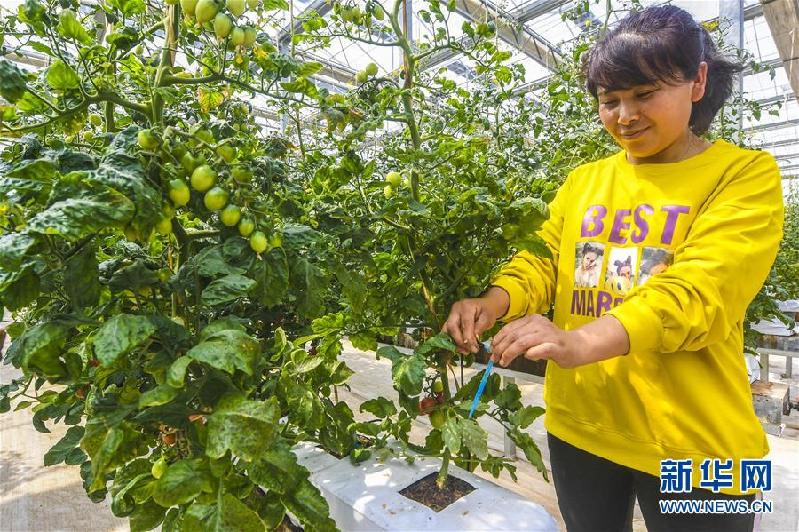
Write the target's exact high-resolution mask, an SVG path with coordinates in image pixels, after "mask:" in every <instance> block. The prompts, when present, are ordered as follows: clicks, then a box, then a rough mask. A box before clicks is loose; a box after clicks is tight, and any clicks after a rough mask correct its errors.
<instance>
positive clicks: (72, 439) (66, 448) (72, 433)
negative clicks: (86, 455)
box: [44, 426, 85, 466]
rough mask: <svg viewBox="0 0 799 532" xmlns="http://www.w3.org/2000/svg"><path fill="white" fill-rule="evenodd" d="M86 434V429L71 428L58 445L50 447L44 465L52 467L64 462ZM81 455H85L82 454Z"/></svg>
mask: <svg viewBox="0 0 799 532" xmlns="http://www.w3.org/2000/svg"><path fill="white" fill-rule="evenodd" d="M84 432H85V429H84V428H83V427H81V426H74V427H69V429H67V433H66V434H65V435H64V437H63V438H61V439H60V440H58V443H56V444H55V445H53V446H52V447H50V450H49V451H47V453H45V455H44V465H46V466H50V465H56V464H60V463H61V462H63V461H64V460H65V459H66V458H67V456H68V455H69V453H71V452H72V451H73V450H74V449H75V448H76V447H77V446H78V444H79V443H80V440H81V438H83V433H84ZM78 450H80V449H78ZM81 454H83V453H82V452H81Z"/></svg>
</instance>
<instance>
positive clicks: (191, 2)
mask: <svg viewBox="0 0 799 532" xmlns="http://www.w3.org/2000/svg"><path fill="white" fill-rule="evenodd" d="M180 9H181V11H183V13H185V14H186V16H189V17H193V16H194V10H195V9H197V0H180Z"/></svg>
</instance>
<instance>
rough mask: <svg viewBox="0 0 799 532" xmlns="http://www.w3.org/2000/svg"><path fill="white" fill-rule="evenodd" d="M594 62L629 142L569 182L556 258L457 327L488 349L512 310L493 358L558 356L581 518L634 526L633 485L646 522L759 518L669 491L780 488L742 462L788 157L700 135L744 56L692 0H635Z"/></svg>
mask: <svg viewBox="0 0 799 532" xmlns="http://www.w3.org/2000/svg"><path fill="white" fill-rule="evenodd" d="M583 66H584V69H583V70H584V75H585V78H586V84H587V88H588V90H589V91H590V92H591V94H592V95H593V96H594V97H595V98H596V99H597V100H598V106H599V107H598V109H599V117H600V119H601V121H602V123H603V125H604V127H605V128H606V129H607V131H608V132H609V133H610V134H611V135H612V136H613V138H614V139H615V140H616V141H617V142H618V144H619V146H620V147H621V148H622V150H621V151H619V152H618V153H616V154H615V155H612V156H610V157H607V158H605V159H602V160H598V161H595V162H592V163H589V164H585V165H582V166H580V167H578V168H576V169H574V170H573V171H572V172H571V173H570V174H569V176H568V178H567V179H566V181H565V183H564V184H563V185H562V186H561V188H560V190H559V191H558V193H557V195H556V197H555V199H554V200H553V201H552V203H551V204H550V215H549V219H548V221H547V222H546V223H545V224H544V225H543V227H542V228H541V229H540V231H539V234H540V235H541V236H542V237H543V238H544V239H545V240H546V242H547V244H548V246H549V248H550V249H551V251H552V257H553V258H552V259H545V258H540V257H536V256H533V255H531V254H529V253H527V252H519V253H517V254H516V255H515V256H514V257H513V258H512V260H511V261H510V262H509V263H508V264H507V265H506V266H504V267H503V268H502V270H501V271H500V272H499V274H498V275H497V276H496V277H495V278H494V279H493V280H492V282H491V286H490V287H489V289H488V290H487V291H486V292H485V293H484V294H483V295H482V296H481V297H479V298H473V299H466V300H462V301H459V302H457V303H455V304H454V305H453V307H452V310H451V312H450V315H449V318H448V320H447V322H446V324H445V326H444V330H445V331H447V332H448V333H449V334H450V335H451V336H452V337H453V339H454V340H455V341H456V343H458V344H460V349H461V350H462V351H464V352H465V351H469V350H470V351H473V352H474V351H476V350H477V339H478V337H479V335H480V334H482V333H483V332H484V331H486V330H488V329H489V328H491V327H492V326H493V325H494V323H495V322H496V321H497V320H501V321H502V322H503V323H505V325H504V327H503V328H502V329H501V330H500V331H499V332H498V333H497V334H496V336H495V337H494V339H493V353H494V355H493V357H494V359H495V360H497V361H498V362H499V363H500V364H502V365H507V364H509V363H510V362H511V361H512V360H513V359H514V358H516V357H518V356H525V357H528V358H531V359H548V360H550V362H551V363H550V364H548V365H547V371H546V381H545V383H546V384H545V392H544V399H545V401H546V405H547V413H546V418H545V427H546V429H547V432H548V444H549V449H550V459H551V464H552V474H553V479H554V483H555V489H556V491H557V494H558V503H559V506H560V509H561V512H562V514H563V518H564V520H565V522H566V525H567V527H568V529H569V530H570V531H583V530H585V531H592V532H593V531H601V530H624V529H627V528H628V527H629V526H630V523H631V519H632V509H633V505H634V501H635V499H636V498H637V499H638V501H639V505H640V507H641V510H642V512H643V514H644V517H645V520H646V524H647V527H648V529H649V530H693V529H703V530H724V531H734V530H751V529H752V527H753V522H754V517H753V514H751V513H740V514H737V513H723V512H722V513H716V514H708V513H704V514H699V513H694V514H687V515H686V514H677V513H668V509H664V508H663V507H662V504H663V502H662V501H664V500H667V499H696V500H704V501H710V502H712V503H719V502H722V503H724V504H727V503H728V502H729V503H732V504H733V505H735V504H739V503H742V504H744V506H746V505H748V504H750V503H751V501H752V500H753V499H754V497H755V495H754V493H755V489H754V488H758V487H760V488H763V489H766V486H764V485H762V484H761V485H760V486H758V485H756V484H757V483H756V482H755V483H753V481H752V478H753V477H752V475H750V476H749V477H745V478H742V477H741V474H742V471H744V469H745V468H744V464H743V463H742V462H741V461H742V460H744V461H746V460H750V459H757V458H762V457H763V456H764V455H765V454H766V453H767V452H768V445H767V442H766V438H765V434H764V432H763V430H762V428H761V426H760V424H759V422H758V420H757V418H756V417H755V415H754V411H753V406H752V400H751V394H750V389H749V382H748V379H747V373H746V365H745V361H744V357H743V320H744V314H745V312H746V308H747V306H748V305H749V303H750V302H751V301H752V299H753V298H754V296H755V294H756V293H757V292H758V290H759V289H760V287H761V285H762V283H763V281H764V280H765V278H766V275H767V274H768V272H769V269H770V267H771V264H772V262H773V260H774V257H775V255H776V252H777V248H778V245H779V242H780V240H781V237H782V218H783V199H782V191H781V183H780V175H779V170H778V167H777V165H776V164H775V161H774V159H773V158H772V157H771V156H770V155H768V154H767V153H764V152H760V151H753V150H746V149H742V148H739V147H737V146H734V145H732V144H730V143H728V142H725V141H723V140H717V141H715V142H713V143H710V142H708V141H706V140H703V139H702V138H700V137H699V135H701V134H703V133H705V132H706V131H707V129H708V127H709V125H710V123H711V122H712V120H713V118H714V116H715V115H716V113H717V112H718V110H719V109H720V108H721V106H722V104H723V103H724V101H725V100H726V99H727V98H728V97H729V95H730V93H731V87H732V78H733V76H734V74H735V72H736V71H738V70H739V68H740V67H739V66H738V65H736V64H734V63H732V62H730V61H728V60H727V59H725V58H724V57H723V56H722V55H720V53H719V52H718V51H717V50H716V48H715V46H714V44H713V41H712V39H711V38H710V36H709V35H708V33H707V31H706V30H705V29H704V28H703V27H702V26H701V25H699V24H697V23H696V21H694V20H693V18H692V17H691V16H690V15H689V14H688V13H686V12H685V11H683V10H681V9H679V8H677V7H674V6H657V7H650V8H647V9H645V10H643V11H641V12H638V13H633V14H631V15H629V16H628V17H627V18H625V19H624V20H623V21H621V22H620V23H619V25H618V26H617V27H616V28H614V29H613V30H612V31H610V32H608V34H607V35H606V36H605V37H604V38H603V39H602V40H600V41H599V42H598V43H597V44H596V45H595V46H594V47H593V48H592V49H591V50H590V51H589V52H588V53H587V54H586V56H585V57H584V63H583ZM586 245H588V247H590V248H592V249H602V250H604V251H603V253H602V262H603V265H602V270H601V271H602V273H601V274H600V275H602V274H604V276H603V277H601V278H602V279H603V280H605V282H603V283H601V284H600V286H597V284H596V283H593V286H590V284H591V283H589V286H586V283H584V282H575V278H574V277H575V271H576V270H577V269H578V268H579V263H578V262H577V261H578V260H581V258H582V256H581V255H582V254H581V250H583V249H585V246H586ZM620 265H623V266H624V267H625V268H624V269H625V272H626V273H625V276H624V283H621V282H619V283H614V282H612V280H613V279H615V278H616V276H617V268H619V266H620ZM619 271H620V268H619ZM608 273H609V274H608ZM618 275H621V274H620V273H619V274H618ZM607 280H611V282H607ZM553 303H554V317H553V319H552V321H549V320H548V319H547V318H545V317H544V316H542V315H541V313H545V312H547V310H548V309H549V308H550V305H551V304H553ZM728 460H729V461H728ZM746 465H747V467H748V466H749V465H750V464H746ZM747 470H748V469H747ZM749 471H751V470H749ZM742 489H745V491H742ZM667 502H668V501H667ZM704 508H705V509H706V510H707V509H708V508H710V506H705V507H704ZM712 508H716V509H717V510H718V508H719V507H717V506H713V507H712ZM728 508H738V509H740V508H741V506H731V507H728Z"/></svg>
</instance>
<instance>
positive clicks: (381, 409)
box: [361, 397, 397, 419]
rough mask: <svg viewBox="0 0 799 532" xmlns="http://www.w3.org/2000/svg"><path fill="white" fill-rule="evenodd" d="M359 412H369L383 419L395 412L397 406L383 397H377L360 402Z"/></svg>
mask: <svg viewBox="0 0 799 532" xmlns="http://www.w3.org/2000/svg"><path fill="white" fill-rule="evenodd" d="M361 412H369V413H371V414H374V415H375V416H376V417H378V418H380V419H384V418H387V417H389V416H393V415H394V414H396V413H397V407H396V406H394V403H392V402H391V401H389V400H388V399H386V398H385V397H378V398H377V399H369V400H368V401H364V402H363V403H361Z"/></svg>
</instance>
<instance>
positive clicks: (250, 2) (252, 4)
mask: <svg viewBox="0 0 799 532" xmlns="http://www.w3.org/2000/svg"><path fill="white" fill-rule="evenodd" d="M247 7H249V8H250V9H256V8H257V7H258V0H247Z"/></svg>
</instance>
